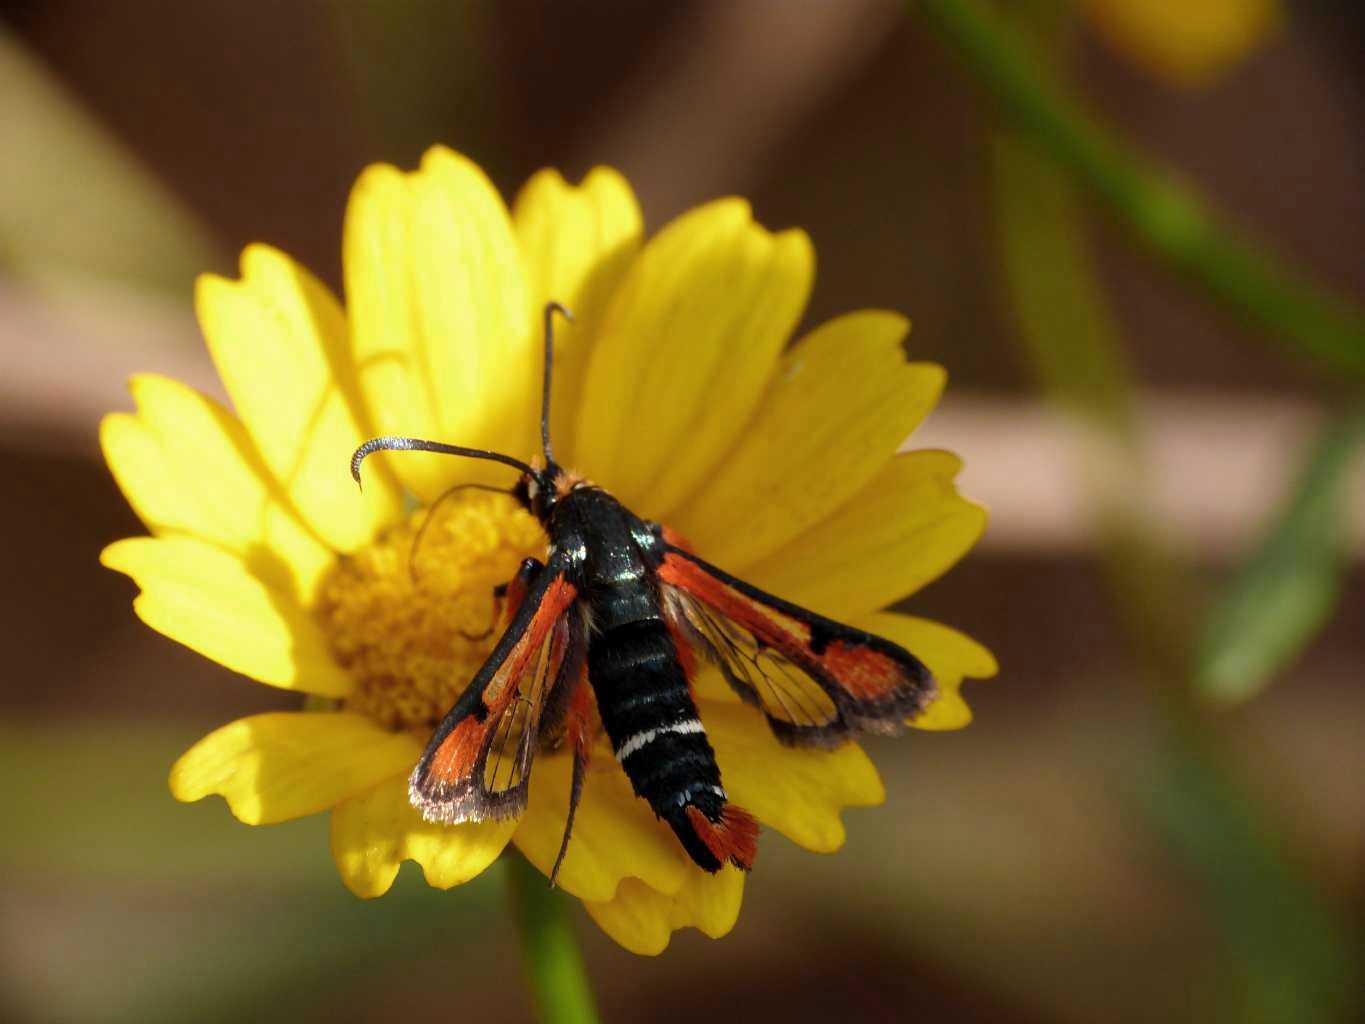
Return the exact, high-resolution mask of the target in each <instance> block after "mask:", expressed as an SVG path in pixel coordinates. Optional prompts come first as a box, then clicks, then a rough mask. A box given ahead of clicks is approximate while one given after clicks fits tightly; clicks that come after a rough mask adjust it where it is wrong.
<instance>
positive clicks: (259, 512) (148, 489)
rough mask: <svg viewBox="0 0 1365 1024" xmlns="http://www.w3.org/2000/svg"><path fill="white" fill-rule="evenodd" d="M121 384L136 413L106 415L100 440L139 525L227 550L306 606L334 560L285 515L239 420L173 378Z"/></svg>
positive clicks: (286, 506) (284, 501) (282, 499)
mask: <svg viewBox="0 0 1365 1024" xmlns="http://www.w3.org/2000/svg"><path fill="white" fill-rule="evenodd" d="M131 386H132V392H133V397H134V399H136V401H137V405H138V411H137V414H136V415H135V416H130V415H127V414H126V413H114V414H112V415H110V416H106V417H105V418H104V422H103V423H101V424H100V444H101V445H102V446H103V448H104V457H105V459H106V460H107V461H108V463H109V468H110V470H112V472H113V474H114V478H115V480H117V481H118V485H119V487H120V488H121V489H122V490H123V493H124V495H125V496H126V497H127V499H128V503H129V504H130V505H132V507H133V510H134V511H135V512H136V513H137V514H138V516H139V518H141V519H142V521H143V522H144V523H146V524H147V528H148V529H149V530H151V531H152V532H153V533H156V534H163V535H165V534H188V535H189V536H192V537H198V538H200V539H202V540H206V541H209V542H211V543H213V544H216V545H218V546H219V547H222V548H225V549H226V550H228V551H232V552H235V553H236V554H238V555H240V556H242V557H243V558H247V559H249V560H250V561H251V564H252V569H253V571H255V572H256V573H258V575H260V576H261V577H262V578H263V579H266V580H268V581H269V582H270V583H271V584H272V585H274V586H276V587H279V588H280V589H283V590H285V591H286V592H288V593H291V594H293V595H294V596H295V597H297V598H298V599H299V600H300V601H305V602H306V601H308V600H310V599H311V597H312V595H313V593H314V590H315V589H316V587H317V583H318V581H319V580H320V579H321V577H322V574H323V573H324V572H326V570H327V569H328V568H329V567H330V566H331V565H332V562H333V560H334V556H333V554H332V552H331V550H330V549H329V548H328V547H327V546H326V545H325V544H323V543H322V542H321V541H320V540H319V539H318V538H317V537H316V536H315V535H314V534H312V533H311V532H310V531H309V530H308V529H307V528H306V527H305V526H304V525H303V523H302V522H301V521H300V519H299V517H298V516H297V515H296V514H295V513H294V511H293V508H292V506H291V505H290V502H289V499H288V498H287V497H286V496H285V494H284V493H283V491H281V490H280V487H279V485H278V484H277V483H276V482H275V480H274V478H273V477H272V476H271V474H270V471H269V470H268V469H267V468H266V467H265V464H264V463H263V462H262V461H261V459H260V456H259V455H258V453H257V452H256V450H255V447H254V446H253V445H252V443H251V439H250V438H249V437H248V436H247V434H246V431H245V430H244V429H243V428H242V424H241V423H240V422H238V420H237V419H236V418H235V417H234V416H233V415H232V414H231V413H229V412H228V411H227V410H226V409H224V408H223V407H222V406H221V405H219V404H218V403H217V402H215V401H213V400H212V399H211V398H208V397H206V396H204V395H201V394H200V393H199V392H197V391H195V390H194V389H193V388H189V387H186V386H185V385H184V384H181V383H179V382H178V381H173V380H169V379H167V378H165V377H156V376H151V375H141V376H137V377H134V378H133V380H132V384H131Z"/></svg>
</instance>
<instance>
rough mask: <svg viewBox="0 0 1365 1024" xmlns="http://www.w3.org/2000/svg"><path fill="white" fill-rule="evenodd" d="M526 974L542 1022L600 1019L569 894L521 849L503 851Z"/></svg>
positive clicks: (590, 1023)
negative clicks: (552, 885)
mask: <svg viewBox="0 0 1365 1024" xmlns="http://www.w3.org/2000/svg"><path fill="white" fill-rule="evenodd" d="M503 870H504V871H505V872H506V873H507V884H508V887H509V890H510V892H511V897H512V909H513V914H514V917H515V919H516V924H517V931H518V932H519V933H520V936H521V948H522V955H523V956H524V957H525V959H526V974H527V979H528V980H529V981H530V984H531V992H532V995H533V997H534V999H535V1003H536V1010H537V1013H538V1015H539V1018H540V1020H541V1022H542V1024H598V1022H599V1020H600V1018H599V1017H598V1016H597V1006H596V1002H595V1000H594V999H593V995H592V986H591V984H590V983H589V981H588V974H587V971H586V970H585V969H584V967H583V955H582V953H580V952H579V949H578V938H577V937H576V936H575V935H574V930H573V922H572V921H570V920H569V912H568V900H567V898H566V897H565V896H564V894H563V893H562V892H559V891H558V890H555V889H551V888H550V883H549V882H548V881H547V880H546V878H545V876H544V875H542V874H541V873H540V872H539V871H537V870H536V869H535V868H534V867H533V866H532V865H531V863H530V862H529V861H527V859H526V858H525V857H523V856H521V854H519V853H513V852H509V853H508V854H507V855H506V856H504V857H503Z"/></svg>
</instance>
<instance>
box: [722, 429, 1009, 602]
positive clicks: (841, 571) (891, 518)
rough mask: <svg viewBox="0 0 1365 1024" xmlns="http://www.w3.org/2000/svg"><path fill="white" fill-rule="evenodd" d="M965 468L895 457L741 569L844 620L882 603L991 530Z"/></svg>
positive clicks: (938, 458)
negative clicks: (835, 505)
mask: <svg viewBox="0 0 1365 1024" xmlns="http://www.w3.org/2000/svg"><path fill="white" fill-rule="evenodd" d="M961 467H962V463H961V461H960V460H959V459H958V458H957V456H955V455H952V454H950V453H948V452H939V451H918V452H907V453H906V454H904V455H900V456H897V457H896V458H894V459H892V460H891V461H890V462H889V463H887V464H886V466H885V467H884V468H883V470H882V471H881V472H880V473H878V474H877V476H876V477H874V478H873V480H872V482H871V483H870V484H868V486H867V487H865V488H864V489H863V490H862V491H861V492H859V493H858V494H856V495H854V497H853V498H852V499H851V500H850V501H849V502H848V503H847V504H845V505H844V507H843V508H842V509H840V510H839V511H838V512H836V513H835V514H834V515H832V516H830V517H829V518H828V519H826V520H825V521H824V522H822V523H820V524H819V525H817V526H814V527H812V528H811V529H809V530H807V531H806V532H805V533H803V534H801V535H800V536H799V537H797V538H795V539H794V540H792V541H791V542H789V543H788V544H786V545H784V546H783V547H782V548H781V549H779V550H778V551H776V552H774V553H773V554H772V555H769V556H768V557H767V558H765V559H763V560H762V561H761V562H759V563H758V564H756V565H752V566H748V567H746V568H744V569H743V570H741V572H740V573H739V574H740V575H742V576H743V577H744V578H745V579H747V580H749V581H750V582H751V583H753V584H754V585H755V586H759V587H762V588H763V589H764V590H769V591H771V592H772V593H774V594H777V595H778V596H779V597H782V598H785V599H786V600H788V601H792V602H795V603H796V604H799V605H804V606H805V607H807V608H811V609H813V610H815V611H818V612H821V613H822V614H825V615H828V616H830V617H831V618H835V619H839V620H840V621H843V622H847V621H849V620H851V619H855V618H857V617H859V616H861V615H866V614H867V613H869V612H872V611H876V610H878V609H880V608H884V607H886V605H888V604H890V603H892V602H893V601H896V600H899V599H900V598H902V597H905V596H906V595H907V594H911V593H913V592H914V591H916V590H918V589H919V588H920V587H922V586H924V585H925V584H926V583H929V582H930V581H931V580H934V579H937V578H938V577H939V576H940V575H942V574H943V573H944V572H946V571H947V570H948V569H949V568H950V567H952V565H953V564H954V563H955V562H957V560H958V559H959V558H961V557H962V556H963V555H964V554H966V553H967V551H968V549H969V548H971V546H972V545H973V544H975V543H976V541H977V538H978V537H980V536H981V531H982V530H984V529H985V528H986V511H985V509H983V508H982V507H981V506H979V505H975V504H973V503H972V502H970V501H968V500H966V499H965V498H963V497H962V496H961V495H960V494H958V493H957V488H956V486H954V484H953V478H954V477H955V476H956V475H957V472H958V470H959V469H961ZM703 554H704V552H703Z"/></svg>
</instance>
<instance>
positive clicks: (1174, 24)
mask: <svg viewBox="0 0 1365 1024" xmlns="http://www.w3.org/2000/svg"><path fill="white" fill-rule="evenodd" d="M1084 9H1085V11H1086V13H1087V14H1088V15H1089V16H1090V19H1091V21H1092V22H1093V23H1094V24H1095V26H1096V28H1098V29H1099V31H1100V32H1101V34H1102V35H1103V36H1104V37H1105V39H1106V40H1107V41H1108V42H1109V43H1110V44H1111V45H1112V46H1113V47H1114V48H1115V49H1116V50H1118V51H1119V52H1121V53H1124V54H1126V55H1128V56H1129V57H1131V58H1132V59H1133V60H1134V61H1135V62H1136V63H1137V64H1139V65H1141V66H1142V67H1144V68H1145V69H1146V70H1147V71H1149V72H1150V73H1152V74H1155V75H1157V76H1159V77H1162V78H1165V79H1167V80H1169V81H1171V82H1174V83H1175V84H1177V85H1183V86H1198V85H1204V84H1207V83H1209V82H1211V81H1213V80H1214V79H1215V78H1217V77H1218V75H1220V74H1221V73H1222V72H1224V71H1226V70H1228V69H1229V68H1231V67H1232V66H1233V65H1235V64H1236V63H1237V62H1238V61H1240V60H1241V59H1242V58H1243V57H1246V56H1248V55H1249V54H1251V53H1253V52H1255V51H1256V50H1258V49H1259V48H1260V47H1261V46H1263V45H1265V43H1266V42H1267V41H1268V40H1269V39H1270V38H1271V37H1272V36H1274V34H1275V33H1276V32H1277V31H1278V29H1279V28H1280V26H1281V24H1282V23H1283V20H1284V11H1283V9H1282V7H1281V5H1280V2H1279V0H1183V2H1181V3H1171V2H1170V0H1084Z"/></svg>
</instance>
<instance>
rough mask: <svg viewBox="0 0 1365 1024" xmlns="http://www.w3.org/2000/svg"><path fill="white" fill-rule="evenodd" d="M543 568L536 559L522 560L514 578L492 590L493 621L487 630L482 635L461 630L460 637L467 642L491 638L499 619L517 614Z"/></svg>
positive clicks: (543, 564) (542, 563)
mask: <svg viewBox="0 0 1365 1024" xmlns="http://www.w3.org/2000/svg"><path fill="white" fill-rule="evenodd" d="M543 568H545V563H544V562H541V561H539V560H538V559H535V558H526V559H523V560H522V563H521V565H520V566H519V567H518V568H517V574H516V575H515V576H513V577H512V578H511V579H510V580H508V581H507V582H506V583H499V584H498V585H497V586H496V587H494V588H493V621H492V622H490V623H489V624H488V628H487V629H485V630H484V631H483V632H482V633H466V632H465V631H464V630H463V629H462V630H460V636H462V637H464V638H465V639H466V640H469V641H478V640H487V639H488V638H489V637H490V636H492V635H493V631H494V630H495V629H497V628H498V621H499V620H500V619H502V618H503V617H504V616H505V617H506V618H507V619H508V620H509V621H510V620H511V618H512V617H513V616H514V615H516V614H517V609H518V608H520V607H521V602H522V601H524V600H525V599H526V588H527V587H528V586H530V583H531V580H533V579H535V576H536V573H538V572H540V570H541V569H543ZM504 601H506V602H507V606H506V608H503V607H502V604H503V602H504Z"/></svg>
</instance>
